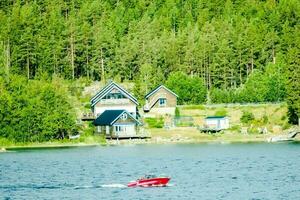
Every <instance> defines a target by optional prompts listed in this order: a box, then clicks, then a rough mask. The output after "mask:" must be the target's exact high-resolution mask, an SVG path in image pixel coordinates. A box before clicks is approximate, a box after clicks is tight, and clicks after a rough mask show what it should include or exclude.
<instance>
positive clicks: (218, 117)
mask: <svg viewBox="0 0 300 200" xmlns="http://www.w3.org/2000/svg"><path fill="white" fill-rule="evenodd" d="M226 117H227V116H208V117H205V119H223V118H226Z"/></svg>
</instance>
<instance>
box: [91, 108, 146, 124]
mask: <svg viewBox="0 0 300 200" xmlns="http://www.w3.org/2000/svg"><path fill="white" fill-rule="evenodd" d="M123 113H126V114H127V115H128V116H129V117H131V118H132V119H134V120H135V121H136V123H137V124H141V123H140V122H139V121H138V120H137V119H136V118H135V117H133V116H132V115H131V114H130V113H128V112H127V111H126V110H106V111H104V112H103V113H102V114H101V115H100V116H99V117H97V118H96V119H95V120H94V122H93V124H94V125H95V126H112V125H113V124H114V123H115V122H116V121H117V120H118V119H119V118H120V117H121V115H122V114H123Z"/></svg>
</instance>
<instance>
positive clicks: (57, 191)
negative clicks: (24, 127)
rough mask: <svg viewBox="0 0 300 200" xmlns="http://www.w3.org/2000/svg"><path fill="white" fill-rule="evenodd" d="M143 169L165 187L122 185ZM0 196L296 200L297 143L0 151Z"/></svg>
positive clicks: (299, 186)
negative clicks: (161, 177) (166, 180)
mask: <svg viewBox="0 0 300 200" xmlns="http://www.w3.org/2000/svg"><path fill="white" fill-rule="evenodd" d="M146 173H154V174H165V175H168V176H170V177H171V178H172V179H171V181H170V185H169V186H168V187H162V188H127V187H125V184H126V183H127V182H129V181H131V180H134V179H136V178H138V177H140V176H142V175H144V174H146ZM0 199H189V200H190V199H230V200H232V199H237V200H239V199H243V200H244V199H292V200H294V199H300V144H295V143H290V144H226V145H221V144H198V145H135V146H134V145H133V146H110V147H85V148H68V149H48V150H23V151H17V152H10V153H1V154H0Z"/></svg>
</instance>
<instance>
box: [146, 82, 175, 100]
mask: <svg viewBox="0 0 300 200" xmlns="http://www.w3.org/2000/svg"><path fill="white" fill-rule="evenodd" d="M162 87H163V88H164V89H165V90H167V91H169V92H170V93H171V94H173V95H174V96H176V97H178V95H177V94H175V93H174V92H172V91H171V90H170V89H168V88H167V87H166V86H164V85H161V86H159V87H157V88H156V89H155V90H153V91H152V92H150V93H149V94H148V95H147V96H146V97H145V98H146V99H148V98H149V97H150V96H152V94H153V93H155V92H157V91H158V90H159V89H160V88H162Z"/></svg>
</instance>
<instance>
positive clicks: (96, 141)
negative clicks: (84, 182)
mask: <svg viewBox="0 0 300 200" xmlns="http://www.w3.org/2000/svg"><path fill="white" fill-rule="evenodd" d="M95 145H106V140H105V138H104V137H103V136H86V137H85V136H83V137H81V138H78V139H74V140H70V139H63V140H52V141H47V142H24V143H22V142H17V143H16V142H13V141H9V140H7V139H5V138H0V147H1V148H5V149H23V148H62V147H82V146H95Z"/></svg>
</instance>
